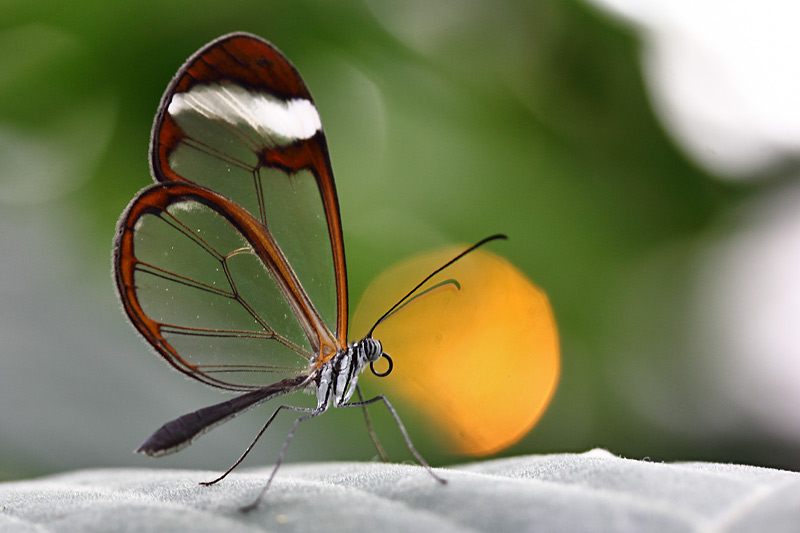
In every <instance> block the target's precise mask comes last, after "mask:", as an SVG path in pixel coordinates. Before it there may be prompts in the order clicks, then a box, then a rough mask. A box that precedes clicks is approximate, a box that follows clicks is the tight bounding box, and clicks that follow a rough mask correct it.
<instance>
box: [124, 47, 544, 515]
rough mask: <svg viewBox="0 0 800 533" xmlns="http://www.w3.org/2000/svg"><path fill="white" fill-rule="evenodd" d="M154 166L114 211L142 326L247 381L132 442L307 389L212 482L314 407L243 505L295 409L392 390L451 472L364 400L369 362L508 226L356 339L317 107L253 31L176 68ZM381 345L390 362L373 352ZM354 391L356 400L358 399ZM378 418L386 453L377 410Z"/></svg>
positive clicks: (178, 435)
mask: <svg viewBox="0 0 800 533" xmlns="http://www.w3.org/2000/svg"><path fill="white" fill-rule="evenodd" d="M150 167H151V173H152V175H153V178H154V180H155V182H156V183H155V184H153V185H150V186H149V187H146V188H145V189H143V190H142V191H140V192H139V193H138V194H137V195H136V196H135V197H134V199H133V200H132V201H131V203H130V204H129V205H128V207H127V208H126V209H125V211H124V212H123V214H122V216H121V217H120V220H119V223H118V226H117V232H116V237H115V242H114V251H113V275H114V280H115V283H116V289H117V292H118V295H119V298H120V300H121V302H122V305H123V308H124V310H125V313H126V315H127V317H128V319H129V320H130V322H131V323H132V324H133V326H134V327H135V328H136V330H137V331H138V332H139V333H140V334H141V335H142V336H143V337H144V338H145V340H146V341H147V342H148V343H149V344H150V345H151V346H152V347H153V348H154V349H155V351H156V352H157V353H158V354H159V355H160V356H162V357H163V358H164V359H166V361H167V362H168V363H169V364H170V365H172V366H173V367H174V368H175V369H177V370H178V371H180V372H182V373H184V374H185V375H187V376H189V377H191V378H193V379H196V380H197V381H200V382H202V383H205V384H207V385H210V386H212V387H216V388H219V389H222V390H226V391H231V392H235V393H240V395H239V396H236V397H234V398H233V399H230V400H228V401H225V402H222V403H219V404H217V405H212V406H210V407H206V408H203V409H200V410H198V411H195V412H193V413H189V414H187V415H184V416H181V417H179V418H177V419H175V420H173V421H171V422H168V423H166V424H164V425H163V426H162V427H161V428H160V429H158V430H157V431H156V432H155V433H153V435H151V436H150V437H149V438H148V439H147V440H146V441H145V442H144V444H142V445H141V446H140V447H139V448H138V449H137V450H136V451H137V452H140V453H144V454H146V455H149V456H154V457H157V456H162V455H166V454H170V453H173V452H176V451H179V450H180V449H182V448H184V447H186V446H188V445H189V444H191V443H192V442H193V441H194V440H195V439H196V438H197V437H199V436H200V435H202V434H203V433H205V432H207V431H210V430H211V429H213V428H214V427H216V426H218V425H219V424H222V423H223V422H226V421H227V420H229V419H231V418H233V417H234V416H236V415H237V414H239V413H241V412H243V411H246V410H248V409H250V408H252V407H255V406H257V405H259V404H261V403H263V402H266V401H268V400H271V399H273V398H276V397H278V396H281V395H283V394H287V393H290V392H294V391H299V390H310V391H312V392H314V393H315V394H316V400H317V406H316V407H314V408H305V407H297V406H292V405H281V406H279V407H278V408H277V409H275V411H274V412H273V414H272V415H271V416H270V417H269V418H268V420H267V421H266V423H265V424H264V426H263V427H262V429H261V430H260V432H259V433H258V435H257V436H256V438H255V439H254V440H253V442H252V443H251V444H250V445H249V446H248V447H247V449H246V450H245V451H244V453H243V454H242V455H241V457H240V458H239V459H238V460H237V461H236V462H235V463H234V464H233V465H232V466H231V467H230V468H229V469H228V470H227V471H226V472H224V473H223V474H222V475H221V476H219V477H218V478H217V479H215V480H213V481H210V482H208V483H204V484H212V483H216V482H217V481H220V480H221V479H223V478H224V477H225V476H227V475H228V474H229V473H230V472H231V471H232V470H233V469H234V468H235V467H236V466H238V465H239V464H240V463H241V461H242V460H243V459H244V458H245V456H246V455H247V454H248V453H249V452H250V450H251V449H252V448H253V446H254V444H255V442H256V441H257V440H258V439H259V438H260V436H261V435H262V434H263V433H264V431H265V430H266V429H267V427H268V426H269V425H270V424H271V423H272V421H273V420H274V419H275V417H276V416H277V415H278V413H279V412H280V411H281V410H289V411H295V412H300V413H302V415H301V416H299V417H298V418H297V419H296V420H295V422H294V425H293V426H292V428H291V430H290V432H289V434H288V435H287V437H286V440H285V441H284V444H283V447H282V449H281V451H280V453H279V455H278V458H277V460H276V464H275V467H274V469H273V470H272V473H271V475H270V477H269V480H268V481H267V483H266V484H265V486H264V488H263V489H262V491H261V492H260V494H259V495H258V497H257V498H256V500H255V501H254V502H253V503H252V504H251V505H250V506H247V507H246V509H252V508H254V507H255V506H256V505H257V504H258V502H259V501H260V500H261V498H262V497H263V495H264V494H265V493H266V491H267V489H268V487H269V485H270V484H271V482H272V479H273V477H274V476H275V473H276V472H277V469H278V467H279V466H280V464H281V461H282V459H283V456H284V453H285V451H286V448H287V446H288V444H289V442H290V440H291V439H292V436H293V434H294V431H295V429H296V427H297V425H298V424H299V422H301V421H303V420H306V419H309V418H313V417H316V416H318V415H320V414H322V413H323V412H325V411H326V410H327V409H328V408H329V407H330V406H335V407H363V408H364V414H365V417H366V416H367V412H366V406H367V405H368V404H372V403H375V402H383V403H384V404H385V406H386V407H387V408H388V410H389V412H390V413H391V415H392V416H393V418H394V420H395V422H396V423H397V425H398V427H399V428H400V431H401V433H402V435H403V438H404V439H405V442H406V445H407V446H408V448H409V450H410V451H411V452H412V454H413V455H414V456H415V457H416V459H417V460H418V461H419V463H420V464H422V465H423V466H424V467H425V468H426V469H427V471H428V472H429V473H430V474H431V476H433V477H434V478H435V479H436V480H437V481H439V482H442V483H444V480H443V479H442V478H440V477H439V476H438V475H436V474H435V473H434V472H433V470H432V469H431V468H430V466H429V465H428V464H427V462H426V461H425V460H424V459H423V457H422V456H421V455H420V454H419V453H418V452H417V451H416V449H415V448H414V446H413V445H412V443H411V441H410V439H409V437H408V434H407V432H406V430H405V428H404V426H403V424H402V422H401V421H400V418H399V416H398V415H397V413H396V411H395V410H394V408H393V407H392V405H391V404H390V403H389V401H388V400H387V399H386V397H384V396H383V395H378V396H376V397H374V398H371V399H368V400H363V397H362V395H361V391H360V389H359V388H358V385H357V383H358V377H359V374H360V373H361V372H362V371H363V370H365V369H366V367H367V366H369V367H370V369H371V370H372V372H373V373H374V374H376V375H378V376H385V375H387V374H389V372H391V371H392V368H393V362H392V359H391V358H390V357H389V355H387V354H386V353H384V352H383V347H382V345H381V343H380V342H379V341H378V340H376V339H374V338H373V337H372V333H373V330H374V329H375V327H376V326H377V325H378V324H380V323H381V322H382V321H383V320H384V319H385V318H387V317H388V316H390V315H391V314H392V313H394V312H396V311H397V310H398V309H400V308H402V307H403V306H404V305H405V304H406V303H408V302H410V301H412V300H414V299H415V298H416V297H417V296H419V295H420V294H424V293H425V292H428V291H431V290H434V289H435V288H436V287H440V286H444V285H452V286H457V285H458V282H457V281H455V280H445V281H442V282H440V283H438V284H436V285H434V286H433V287H429V288H427V289H425V290H423V291H420V290H419V289H420V288H421V287H422V286H423V285H424V284H425V283H426V282H427V281H428V280H430V279H431V278H432V277H433V276H434V275H436V274H438V273H439V272H440V271H441V270H443V269H444V268H446V267H448V266H449V265H451V264H452V263H454V262H455V261H456V260H458V259H460V258H461V257H463V256H464V255H465V254H467V253H469V252H470V251H472V250H473V249H475V248H476V247H478V246H480V245H482V244H484V243H485V242H488V241H490V240H493V239H496V238H504V237H503V236H499V235H496V236H492V237H489V238H487V239H484V240H483V241H481V242H479V243H478V244H476V245H474V246H473V247H470V248H469V249H467V250H466V251H464V252H462V253H461V254H458V255H457V256H456V257H455V258H453V259H451V260H450V261H448V262H446V263H445V264H444V265H443V266H441V267H440V268H438V269H436V270H435V271H434V272H433V273H432V274H430V275H428V276H427V277H426V278H425V279H424V280H423V281H422V282H421V283H419V284H418V285H416V287H414V289H412V290H411V291H409V292H408V293H407V294H406V295H405V296H404V297H403V298H401V299H400V300H399V301H397V303H396V304H395V305H394V306H392V307H391V308H390V309H389V311H388V312H386V313H385V314H384V315H383V316H382V317H381V318H380V319H378V321H377V322H376V323H375V324H374V325H373V326H372V328H371V329H370V331H369V333H368V334H367V335H366V336H365V337H364V338H363V339H362V340H360V341H358V342H352V343H349V344H348V342H347V326H348V298H347V297H348V294H347V274H346V268H345V255H344V243H343V239H342V225H341V221H340V217H339V207H338V201H337V197H336V188H335V186H334V181H333V173H332V170H331V163H330V158H329V155H328V149H327V145H326V141H325V135H324V133H323V130H322V125H321V122H320V118H319V114H318V113H317V109H316V107H315V105H314V100H313V98H312V97H311V94H310V92H309V90H308V88H307V87H306V85H305V83H304V82H303V79H302V78H301V77H300V74H299V73H298V72H297V70H296V69H295V68H294V66H293V65H292V64H291V63H290V62H289V61H288V60H287V59H286V58H285V57H284V56H283V55H282V54H281V53H280V52H279V51H278V50H277V49H276V48H274V47H273V46H272V45H271V44H270V43H268V42H267V41H265V40H263V39H261V38H259V37H257V36H254V35H250V34H246V33H233V34H229V35H225V36H222V37H220V38H218V39H216V40H214V41H212V42H211V43H209V44H207V45H205V46H204V47H203V48H201V49H200V50H199V51H197V52H196V53H195V54H194V55H192V56H191V57H190V58H189V59H188V60H187V61H186V63H185V64H184V65H183V66H182V67H181V68H180V69H179V70H178V73H177V75H176V76H175V77H174V78H173V80H172V81H171V83H170V84H169V86H168V87H167V90H166V92H165V93H164V96H163V97H162V99H161V103H160V105H159V108H158V112H157V115H156V118H155V121H154V124H153V130H152V136H151V145H150ZM545 301H546V300H545ZM547 309H549V308H547ZM551 344H552V343H551ZM556 351H557V347H556ZM380 359H385V361H386V363H385V364H386V365H387V366H386V367H385V368H386V369H385V370H384V371H383V372H379V371H378V370H376V368H375V366H374V365H375V363H377V362H378V361H379V360H380ZM556 373H557V372H556ZM550 383H551V384H554V378H553V379H551V380H550ZM548 391H549V392H547V393H546V395H545V396H546V399H548V400H549V396H550V392H551V391H552V387H551V389H548ZM355 393H357V394H358V398H359V400H358V401H351V398H352V397H353V395H354V394H355ZM479 401H480V402H484V401H485V400H484V398H483V397H480V398H479ZM544 403H546V401H545V402H544ZM542 410H543V407H542ZM529 418H530V417H529ZM535 418H538V412H537V413H535V414H534V417H533V418H532V419H531V420H527V419H526V421H525V424H527V425H526V426H525V431H527V429H529V427H530V426H531V425H532V424H533V421H535ZM367 425H368V428H369V429H370V435H371V436H372V437H373V441H374V442H375V444H376V446H377V447H378V450H379V452H380V453H381V456H383V457H384V458H385V455H384V453H383V451H382V449H381V448H380V445H379V444H378V442H377V440H376V439H375V437H374V433H373V432H372V430H371V425H370V422H369V418H368V417H367ZM521 427H522V426H520V427H517V428H515V429H514V431H515V432H516V433H519V432H520V431H521ZM457 431H462V432H463V427H462V428H460V429H458V430H457ZM516 433H515V436H514V438H515V439H516V438H518V437H517V436H516ZM507 440H508V438H507Z"/></svg>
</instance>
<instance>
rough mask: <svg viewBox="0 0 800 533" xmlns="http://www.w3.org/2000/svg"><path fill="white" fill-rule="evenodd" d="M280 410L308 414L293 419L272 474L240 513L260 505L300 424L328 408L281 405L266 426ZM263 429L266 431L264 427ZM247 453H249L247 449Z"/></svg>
mask: <svg viewBox="0 0 800 533" xmlns="http://www.w3.org/2000/svg"><path fill="white" fill-rule="evenodd" d="M282 408H283V409H289V410H292V411H305V412H307V413H308V414H307V415H304V416H301V417H298V418H296V419H295V421H294V424H292V427H291V429H290V430H289V434H288V435H286V439H285V440H284V441H283V446H281V451H280V453H279V454H278V459H277V460H276V461H275V467H274V468H273V469H272V473H271V474H270V475H269V479H268V480H267V483H266V485H264V488H262V489H261V492H259V493H258V496H256V499H255V500H253V501H252V502H251V503H249V504H247V505H245V506H244V507H240V508H239V510H240V511H242V512H243V513H247V512H250V511H252V510H253V509H255V508H256V507H258V504H260V503H261V500H262V499H263V498H264V495H265V494H266V493H267V490H268V489H269V487H270V485H272V479H273V478H274V477H275V474H276V473H277V472H278V468H280V466H281V463H283V456H284V455H286V450H287V449H288V448H289V443H290V442H291V441H292V438H293V437H294V432H295V431H296V430H297V426H299V425H300V422H302V421H304V420H308V419H309V418H314V417H316V416H319V415H321V414H322V413H324V412H325V411H326V410H327V409H328V406H327V405H323V406H321V407H317V408H315V409H311V408H308V407H305V408H304V407H295V406H293V405H281V406H280V407H278V408H277V409H276V410H275V412H274V413H273V414H272V416H271V417H270V420H269V421H268V422H267V425H269V422H271V421H272V419H273V418H275V415H277V414H278V411H280V410H281V409H282ZM264 429H266V427H265V428H264ZM264 429H262V430H261V433H263V432H264ZM261 433H259V435H258V436H259V437H260V436H261ZM251 446H252V445H251ZM247 451H249V449H248V450H247ZM246 453H247V452H245V454H246ZM239 462H241V459H240V460H239V461H237V464H238V463H239ZM233 466H234V467H235V466H236V465H233ZM231 468H233V467H231ZM223 477H224V476H223Z"/></svg>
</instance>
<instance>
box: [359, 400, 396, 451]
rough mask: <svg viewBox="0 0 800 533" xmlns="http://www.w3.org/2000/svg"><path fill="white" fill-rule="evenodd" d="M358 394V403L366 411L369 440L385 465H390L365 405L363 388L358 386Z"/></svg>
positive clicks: (365, 419)
mask: <svg viewBox="0 0 800 533" xmlns="http://www.w3.org/2000/svg"><path fill="white" fill-rule="evenodd" d="M356 394H358V401H359V403H361V404H362V405H361V408H362V409H363V410H364V422H366V423H367V433H369V438H370V439H372V443H373V444H374V445H375V448H376V449H377V450H378V455H380V456H381V460H382V461H383V462H384V463H388V462H389V456H388V455H386V452H385V451H384V450H383V446H381V443H380V441H379V440H378V435H377V434H376V433H375V429H374V428H373V427H372V420H370V418H369V411H368V410H367V405H366V404H364V403H363V402H364V397H363V396H362V395H361V387H360V386H358V385H356Z"/></svg>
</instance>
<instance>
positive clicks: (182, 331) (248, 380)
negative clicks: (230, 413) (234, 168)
mask: <svg viewBox="0 0 800 533" xmlns="http://www.w3.org/2000/svg"><path fill="white" fill-rule="evenodd" d="M113 260H114V275H115V281H116V284H117V289H118V292H119V296H120V299H121V301H122V303H123V307H124V309H125V312H126V313H127V315H128V317H129V318H130V320H131V322H132V323H133V325H134V326H135V327H136V329H137V330H138V331H139V332H140V333H141V334H142V335H143V336H144V337H145V339H146V340H147V341H148V342H149V343H150V344H151V345H152V346H153V347H154V348H155V349H156V350H157V351H158V352H159V354H161V355H162V356H163V357H164V358H165V359H166V360H167V361H168V362H169V363H170V364H171V365H172V366H174V367H175V368H177V369H178V370H180V371H181V372H183V373H185V374H187V375H189V376H191V377H193V378H195V379H197V380H199V381H202V382H204V383H207V384H209V385H212V386H216V387H219V388H223V389H227V390H237V391H242V390H251V389H254V388H259V387H262V386H263V385H264V384H265V383H270V382H273V381H275V380H276V376H275V375H271V376H269V377H267V376H265V375H264V374H265V373H270V374H276V373H277V374H279V375H280V376H281V377H288V376H297V375H300V374H303V373H308V371H309V370H308V367H309V365H310V364H311V363H313V362H316V361H318V356H317V354H323V355H325V356H326V357H327V356H330V355H331V354H330V352H331V350H335V349H336V340H335V338H334V336H333V334H332V333H331V332H330V331H329V329H328V328H327V326H326V325H325V323H324V321H323V320H322V318H321V317H320V315H319V314H318V313H317V312H316V310H315V308H314V306H313V305H312V304H311V301H310V298H309V296H308V294H307V293H306V292H305V290H304V286H303V284H302V283H301V282H300V280H299V279H298V278H297V276H296V275H295V273H294V271H293V270H292V267H291V265H290V264H289V262H288V260H287V258H286V256H285V255H284V254H283V253H282V251H281V249H280V247H279V246H278V245H277V243H276V242H275V239H274V238H273V236H272V235H271V234H270V232H269V231H268V230H267V229H266V228H265V227H264V226H263V225H262V224H261V223H260V222H259V221H258V220H256V219H255V218H254V217H253V216H252V215H251V214H250V213H249V212H248V211H246V210H244V209H242V208H241V207H240V206H238V205H237V204H235V203H233V202H231V201H230V200H229V199H228V198H226V197H224V196H222V195H220V194H218V193H216V192H214V191H211V190H209V189H206V188H203V187H200V186H197V185H193V184H189V183H180V182H172V183H163V184H157V185H153V186H151V187H149V188H147V189H145V190H143V191H141V192H140V193H139V194H138V195H137V196H136V198H134V200H133V201H132V202H131V204H130V205H129V206H128V208H127V209H126V211H125V212H124V213H123V215H122V217H121V219H120V223H119V226H118V228H117V237H116V242H115V248H114V259H113Z"/></svg>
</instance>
